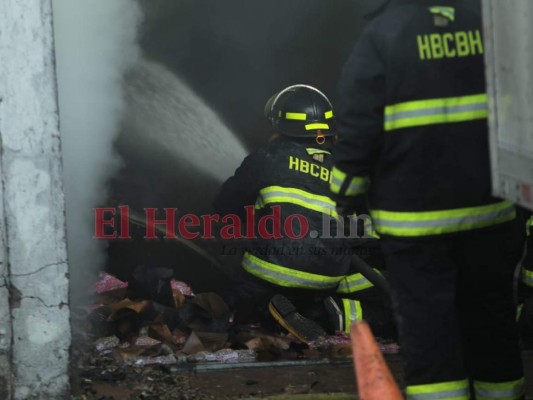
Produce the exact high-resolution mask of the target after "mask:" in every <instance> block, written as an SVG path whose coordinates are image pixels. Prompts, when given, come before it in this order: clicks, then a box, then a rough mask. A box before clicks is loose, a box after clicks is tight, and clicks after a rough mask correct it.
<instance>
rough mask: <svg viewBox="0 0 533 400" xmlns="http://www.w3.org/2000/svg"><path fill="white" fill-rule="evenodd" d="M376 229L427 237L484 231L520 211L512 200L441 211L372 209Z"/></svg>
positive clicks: (508, 219)
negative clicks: (482, 229)
mask: <svg viewBox="0 0 533 400" xmlns="http://www.w3.org/2000/svg"><path fill="white" fill-rule="evenodd" d="M370 214H371V215H372V222H373V224H374V228H375V229H376V231H377V232H378V233H380V234H388V235H393V236H426V235H439V234H443V233H452V232H461V231H467V230H472V229H478V228H484V227H487V226H492V225H496V224H500V223H503V222H507V221H511V220H513V219H514V218H515V217H516V210H515V208H514V206H513V203H512V202H510V201H502V202H499V203H495V204H489V205H485V206H478V207H468V208H459V209H453V210H439V211H420V212H402V211H384V210H371V211H370Z"/></svg>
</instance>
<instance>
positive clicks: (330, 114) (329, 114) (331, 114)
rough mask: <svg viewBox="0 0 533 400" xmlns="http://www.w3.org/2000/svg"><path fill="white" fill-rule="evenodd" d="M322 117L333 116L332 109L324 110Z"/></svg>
mask: <svg viewBox="0 0 533 400" xmlns="http://www.w3.org/2000/svg"><path fill="white" fill-rule="evenodd" d="M324 117H326V119H330V118H333V111H326V112H325V113H324Z"/></svg>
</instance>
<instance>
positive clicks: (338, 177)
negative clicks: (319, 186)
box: [329, 167, 347, 194]
mask: <svg viewBox="0 0 533 400" xmlns="http://www.w3.org/2000/svg"><path fill="white" fill-rule="evenodd" d="M346 177H347V175H346V173H344V172H342V171H341V170H340V169H338V168H337V167H333V169H332V170H331V183H330V185H329V190H331V191H332V192H333V193H335V194H339V192H340V191H341V186H342V184H343V183H344V180H345V179H346Z"/></svg>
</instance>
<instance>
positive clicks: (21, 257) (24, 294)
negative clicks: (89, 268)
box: [0, 0, 70, 399]
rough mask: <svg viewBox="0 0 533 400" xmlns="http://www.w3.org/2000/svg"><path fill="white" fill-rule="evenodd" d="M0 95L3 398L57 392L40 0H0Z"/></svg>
mask: <svg viewBox="0 0 533 400" xmlns="http://www.w3.org/2000/svg"><path fill="white" fill-rule="evenodd" d="M0 97H1V103H0V139H1V145H2V153H1V159H0V174H1V180H2V184H3V186H2V187H1V189H2V191H1V192H0V208H1V210H0V217H2V220H1V233H0V239H1V238H4V239H5V240H4V241H2V242H0V262H1V263H2V264H0V377H1V378H0V384H2V385H4V388H5V386H6V382H8V381H10V379H11V374H10V370H9V368H7V369H4V365H3V364H7V362H8V361H9V360H11V370H12V374H13V379H12V382H13V398H15V399H32V398H35V399H39V398H42V399H56V398H62V397H67V396H68V391H69V383H68V357H69V347H70V325H69V306H68V266H67V259H66V257H67V256H66V240H65V216H64V198H63V187H62V170H61V168H62V167H61V154H60V136H59V127H58V108H57V85H56V78H55V65H54V51H53V28H52V8H51V1H50V0H2V1H0ZM7 288H9V290H6V289H7ZM8 293H9V302H8V301H7V300H8ZM8 304H9V306H8ZM11 335H12V337H11ZM6 355H7V356H6ZM2 363H3V364H2ZM3 395H5V393H1V391H0V397H1V396H3ZM6 397H7V396H6Z"/></svg>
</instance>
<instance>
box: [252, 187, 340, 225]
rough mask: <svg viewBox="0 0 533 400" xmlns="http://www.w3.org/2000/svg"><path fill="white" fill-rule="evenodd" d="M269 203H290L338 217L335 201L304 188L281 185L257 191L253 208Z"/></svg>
mask: <svg viewBox="0 0 533 400" xmlns="http://www.w3.org/2000/svg"><path fill="white" fill-rule="evenodd" d="M271 203H292V204H296V205H298V206H301V207H304V208H307V209H309V210H313V211H317V212H321V213H323V214H326V215H329V216H331V217H333V218H338V217H339V215H338V214H337V210H336V208H335V202H334V201H333V200H331V199H330V198H329V197H327V196H320V195H317V194H312V193H309V192H306V191H305V190H301V189H295V188H286V187H282V186H268V187H266V188H264V189H261V190H260V191H259V197H258V198H257V201H256V203H255V208H263V207H264V206H265V205H267V204H271Z"/></svg>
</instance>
